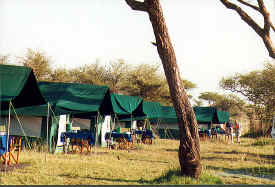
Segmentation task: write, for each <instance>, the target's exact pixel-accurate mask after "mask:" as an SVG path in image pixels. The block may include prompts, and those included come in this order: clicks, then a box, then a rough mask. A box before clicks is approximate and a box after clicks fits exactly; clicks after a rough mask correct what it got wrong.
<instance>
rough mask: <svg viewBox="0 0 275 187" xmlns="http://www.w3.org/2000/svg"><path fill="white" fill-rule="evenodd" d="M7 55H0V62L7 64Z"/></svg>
mask: <svg viewBox="0 0 275 187" xmlns="http://www.w3.org/2000/svg"><path fill="white" fill-rule="evenodd" d="M8 61H9V55H0V64H8Z"/></svg>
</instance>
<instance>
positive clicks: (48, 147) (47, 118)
mask: <svg viewBox="0 0 275 187" xmlns="http://www.w3.org/2000/svg"><path fill="white" fill-rule="evenodd" d="M49 115H50V103H49V102H48V113H47V148H48V152H49ZM45 161H47V153H46V154H45Z"/></svg>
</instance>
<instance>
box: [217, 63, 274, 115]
mask: <svg viewBox="0 0 275 187" xmlns="http://www.w3.org/2000/svg"><path fill="white" fill-rule="evenodd" d="M274 76H275V64H274V63H266V64H265V66H264V69H263V70H261V71H251V72H249V73H246V74H235V75H234V76H230V77H227V78H222V80H221V81H220V87H221V88H223V89H225V90H229V91H231V92H235V93H239V94H242V95H243V96H245V97H246V98H247V100H248V101H249V102H250V103H252V104H253V110H254V114H256V116H257V118H258V119H260V120H271V119H272V116H274V115H275V77H274Z"/></svg>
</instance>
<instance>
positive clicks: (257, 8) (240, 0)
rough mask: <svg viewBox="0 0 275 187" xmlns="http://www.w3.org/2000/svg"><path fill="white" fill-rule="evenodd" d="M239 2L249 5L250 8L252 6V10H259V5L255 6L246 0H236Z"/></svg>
mask: <svg viewBox="0 0 275 187" xmlns="http://www.w3.org/2000/svg"><path fill="white" fill-rule="evenodd" d="M237 1H238V2H239V3H241V4H243V5H246V6H249V7H250V8H253V9H254V10H256V11H260V9H259V7H257V6H255V5H252V4H250V3H248V2H246V1H243V0H237Z"/></svg>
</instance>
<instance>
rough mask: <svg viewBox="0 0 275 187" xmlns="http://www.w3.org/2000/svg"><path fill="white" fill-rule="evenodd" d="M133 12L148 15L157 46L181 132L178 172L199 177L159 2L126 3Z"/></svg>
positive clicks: (192, 129) (194, 133)
mask: <svg viewBox="0 0 275 187" xmlns="http://www.w3.org/2000/svg"><path fill="white" fill-rule="evenodd" d="M125 1H126V3H127V4H128V5H129V6H130V7H131V8H132V9H133V10H138V11H144V12H147V13H148V15H149V18H150V21H151V23H152V27H153V30H154V34H155V38H156V43H155V45H156V47H157V50H158V54H159V56H160V59H161V62H162V65H163V69H164V72H165V76H166V79H167V82H168V86H169V90H170V94H171V98H172V101H173V106H174V108H175V111H176V113H177V118H178V121H179V130H180V146H179V152H178V153H179V162H180V166H181V173H182V174H184V175H186V176H191V177H194V178H198V177H199V176H200V174H201V170H202V166H201V163H200V143H199V135H198V124H197V120H196V116H195V114H194V111H193V108H192V106H191V103H190V102H189V99H188V95H187V94H186V92H185V89H184V86H183V84H182V80H181V78H180V74H179V68H178V65H177V60H176V55H175V52H174V48H173V46H172V43H171V41H170V37H169V34H168V30H167V27H166V23H165V20H164V17H163V12H162V8H161V5H160V2H159V0H144V1H143V2H141V1H136V0H125Z"/></svg>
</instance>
